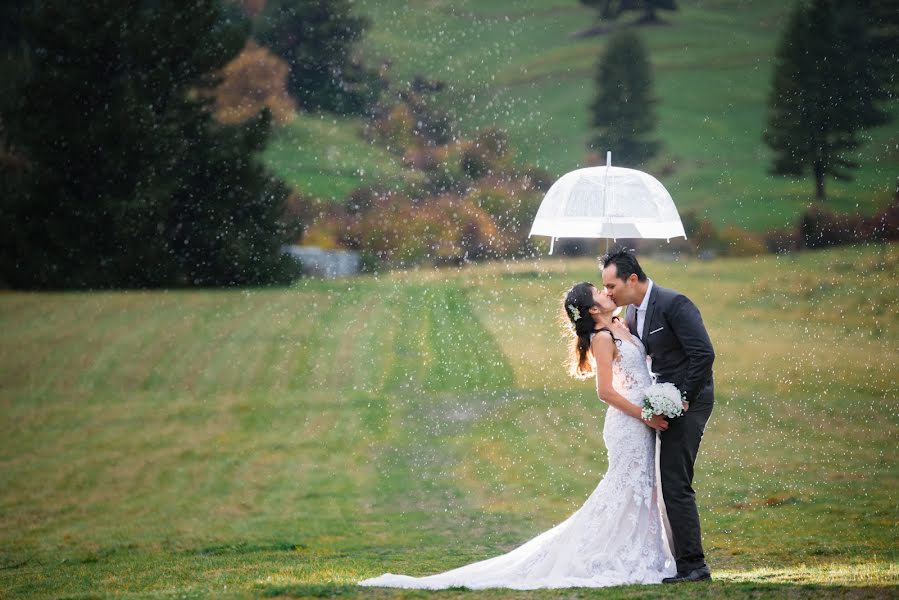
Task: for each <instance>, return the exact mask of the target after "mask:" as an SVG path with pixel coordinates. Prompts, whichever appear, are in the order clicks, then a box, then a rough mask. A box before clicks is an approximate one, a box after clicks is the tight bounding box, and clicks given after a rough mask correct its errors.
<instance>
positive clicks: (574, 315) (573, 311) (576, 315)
mask: <svg viewBox="0 0 899 600" xmlns="http://www.w3.org/2000/svg"><path fill="white" fill-rule="evenodd" d="M568 313H569V314H570V315H571V320H572V321H577V320H578V319H580V318H581V311H579V310H578V308H577V307H576V306H575V305H574V304H569V305H568Z"/></svg>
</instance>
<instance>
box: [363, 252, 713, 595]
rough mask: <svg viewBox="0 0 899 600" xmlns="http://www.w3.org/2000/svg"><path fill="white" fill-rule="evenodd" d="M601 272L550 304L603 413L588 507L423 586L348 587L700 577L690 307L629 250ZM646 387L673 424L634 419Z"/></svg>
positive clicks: (704, 392)
mask: <svg viewBox="0 0 899 600" xmlns="http://www.w3.org/2000/svg"><path fill="white" fill-rule="evenodd" d="M601 263H602V282H603V284H602V286H601V288H597V287H596V286H594V285H593V284H590V283H587V282H584V283H579V284H577V285H575V286H573V287H572V288H571V289H570V290H568V291H567V292H566V293H565V296H564V298H563V301H562V310H563V311H564V313H565V319H566V322H567V323H568V326H569V329H570V331H571V334H572V351H571V363H572V374H573V375H574V376H576V377H580V378H587V377H593V378H595V380H596V391H597V395H598V398H599V400H601V401H602V402H604V403H606V404H607V405H608V409H607V410H606V416H605V424H604V425H603V441H604V442H605V445H606V450H607V452H608V469H607V471H606V473H605V475H604V476H603V478H602V480H601V481H600V482H599V485H597V487H596V489H595V490H593V492H592V493H591V494H590V497H589V498H587V500H586V502H585V503H584V504H583V506H581V508H579V509H578V510H577V511H576V512H575V513H574V514H572V515H571V516H569V517H568V518H567V519H565V520H564V521H562V522H561V523H559V524H558V525H556V526H555V527H553V528H552V529H550V530H548V531H545V532H543V533H541V534H539V535H538V536H537V537H535V538H533V539H531V540H529V541H527V542H525V543H524V544H522V545H520V546H518V547H517V548H515V549H514V550H512V551H510V552H508V553H506V554H502V555H500V556H496V557H493V558H489V559H486V560H482V561H479V562H475V563H471V564H468V565H465V566H462V567H458V568H455V569H452V570H450V571H445V572H443V573H438V574H436V575H429V576H425V577H410V576H407V575H394V574H391V573H386V574H384V575H381V576H380V577H375V578H372V579H366V580H364V581H360V582H359V585H363V586H378V587H397V588H420V589H444V588H449V587H466V588H470V589H483V588H511V589H522V590H525V589H538V588H566V587H606V586H614V585H625V584H654V583H683V582H694V581H707V580H710V579H711V572H710V570H709V567H708V566H707V565H706V563H705V555H704V553H703V549H702V536H701V532H700V525H699V513H698V511H697V509H696V499H695V493H694V491H693V485H692V484H693V465H694V463H695V462H696V455H697V452H698V451H699V444H700V442H701V440H702V435H703V431H704V430H705V425H706V423H707V422H708V420H709V417H710V416H711V414H712V407H713V404H714V388H713V383H712V363H713V362H714V360H715V352H714V349H713V348H712V343H711V341H710V340H709V336H708V333H707V332H706V329H705V326H704V325H703V322H702V317H701V316H700V314H699V309H697V308H696V305H695V304H694V303H693V302H692V301H690V299H689V298H687V297H686V296H684V295H683V294H681V293H679V292H676V291H674V290H671V289H667V288H663V287H661V286H658V285H656V284H655V282H654V281H652V280H651V279H649V278H648V277H647V276H646V274H645V273H644V272H643V269H642V268H640V263H639V262H638V261H637V258H636V256H634V254H633V253H632V252H631V251H628V250H619V251H616V252H613V253H611V254H607V255H606V256H604V257H602V259H601ZM618 307H625V312H624V317H625V318H624V322H622V321H621V320H620V319H619V318H618V317H616V316H614V315H615V313H616V311H617V310H618ZM650 365H651V369H652V370H650ZM654 381H658V382H660V383H670V384H674V386H676V387H677V389H678V390H679V391H680V393H681V397H682V403H683V409H684V410H683V412H682V414H681V416H678V417H676V418H670V419H669V418H666V417H664V416H662V415H658V414H653V415H652V416H651V417H650V418H644V412H643V406H644V399H645V397H646V395H645V392H646V390H647V389H648V388H650V386H652V385H653V383H654Z"/></svg>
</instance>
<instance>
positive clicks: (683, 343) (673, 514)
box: [626, 283, 715, 573]
mask: <svg viewBox="0 0 899 600" xmlns="http://www.w3.org/2000/svg"><path fill="white" fill-rule="evenodd" d="M636 313H637V308H636V307H635V306H634V305H633V304H631V305H629V306H628V307H627V313H626V319H627V324H628V327H629V328H630V330H631V333H633V334H634V335H637V334H638V332H637V317H636ZM641 340H642V341H643V345H644V346H645V347H646V353H647V354H648V355H649V356H651V357H652V370H653V372H655V373H657V374H658V381H659V382H670V383H673V384H674V385H676V386H677V388H678V389H679V390H680V391H681V392H683V393H684V397H685V399H686V400H687V401H688V402H689V403H690V408H689V410H688V411H687V412H686V413H684V415H683V416H681V417H678V418H676V419H669V421H668V429H667V431H664V432H662V434H661V439H662V448H661V452H660V456H661V458H660V461H659V462H660V465H659V468H660V471H661V479H662V496H663V497H664V499H665V508H666V510H667V512H668V521H669V522H670V523H671V532H672V538H673V542H674V557H675V559H676V560H677V570H678V572H681V573H688V572H690V571H691V570H693V569H697V568H699V567H701V566H703V565H704V564H705V555H704V553H703V551H702V538H701V534H700V528H699V513H698V512H697V510H696V494H695V493H694V492H693V463H694V462H696V453H697V452H698V451H699V442H700V441H701V440H702V433H703V431H704V430H705V424H706V422H707V421H708V420H709V417H710V416H711V414H712V406H713V404H714V387H713V384H712V362H714V360H715V351H714V349H713V348H712V342H711V341H710V340H709V334H708V333H707V332H706V330H705V325H703V323H702V317H701V316H700V314H699V309H697V308H696V305H695V304H693V302H691V301H690V299H689V298H687V297H686V296H684V295H683V294H680V293H678V292H676V291H674V290H669V289H666V288H663V287H659V286H658V285H656V284H655V283H653V286H652V290H651V291H650V294H649V303H648V305H647V307H646V315H645V318H644V322H643V335H642V336H641Z"/></svg>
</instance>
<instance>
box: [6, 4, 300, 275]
mask: <svg viewBox="0 0 899 600" xmlns="http://www.w3.org/2000/svg"><path fill="white" fill-rule="evenodd" d="M34 4H35V6H37V8H36V9H34V10H33V11H31V12H30V13H29V16H28V17H27V18H26V19H25V23H26V31H25V35H24V39H26V40H27V43H26V44H25V47H24V53H23V55H22V56H21V57H20V59H19V65H20V73H21V78H20V80H19V81H17V83H16V84H15V87H14V89H13V90H12V92H13V93H11V94H10V95H9V96H6V97H4V98H2V99H0V123H2V125H3V127H4V130H3V131H2V132H0V133H3V134H4V136H5V138H6V143H7V144H8V146H9V148H10V149H11V150H12V154H13V156H14V157H15V158H16V160H12V161H5V162H3V161H0V170H2V173H0V181H2V183H0V222H2V223H3V231H2V235H0V280H2V281H3V282H4V283H6V284H7V285H12V286H15V287H28V288H104V287H120V286H127V287H145V286H164V285H166V286H168V285H238V284H257V283H263V282H268V281H272V280H276V279H279V278H282V277H283V276H284V275H285V269H286V268H287V264H288V263H286V262H285V259H284V258H283V257H282V256H281V254H280V245H281V242H282V225H281V224H280V222H279V219H280V215H281V210H282V206H283V202H284V199H285V197H286V189H285V188H284V187H283V185H282V184H280V183H279V182H277V181H274V180H273V179H272V178H271V177H270V176H269V175H268V174H267V173H266V172H265V170H264V168H263V167H262V166H261V164H260V163H259V161H258V159H257V158H256V156H255V155H256V154H257V153H258V152H259V151H260V150H261V149H262V148H263V147H264V145H265V142H266V139H267V136H268V129H269V120H270V117H269V116H268V115H267V114H265V113H263V114H262V115H260V117H259V118H258V119H254V120H253V121H252V122H250V123H248V124H246V125H245V126H242V127H226V126H219V125H217V124H216V123H215V121H214V120H213V119H212V117H211V115H210V108H211V107H210V106H209V105H210V103H211V100H209V99H208V98H206V97H205V96H204V95H203V94H200V93H198V90H202V89H206V88H210V87H212V86H213V85H214V84H215V82H216V73H217V72H218V71H219V70H220V69H221V67H223V66H224V65H225V64H226V63H227V62H228V61H230V60H231V59H232V58H233V57H234V56H235V55H236V54H237V53H238V52H239V51H240V49H241V48H242V47H243V45H244V43H245V41H246V39H247V35H248V27H247V24H246V23H245V22H240V21H233V20H230V19H228V18H226V17H225V13H223V12H222V11H221V10H220V8H221V7H220V5H219V2H218V0H194V1H192V2H190V3H187V4H185V3H183V2H178V1H175V0H92V1H91V2H88V3H74V2H69V1H67V0H43V1H42V2H39V3H34Z"/></svg>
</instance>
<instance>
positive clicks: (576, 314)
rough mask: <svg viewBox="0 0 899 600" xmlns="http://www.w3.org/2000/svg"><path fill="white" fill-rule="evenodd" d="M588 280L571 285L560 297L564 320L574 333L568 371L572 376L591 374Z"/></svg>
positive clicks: (589, 291)
mask: <svg viewBox="0 0 899 600" xmlns="http://www.w3.org/2000/svg"><path fill="white" fill-rule="evenodd" d="M594 289H596V286H594V285H593V284H592V283H590V282H589V281H584V282H582V283H579V284H577V285H575V286H573V287H572V288H571V289H570V290H568V291H567V292H565V295H564V296H563V297H562V311H563V312H564V313H565V322H566V323H567V325H568V328H569V330H570V331H571V333H572V334H573V335H574V337H573V339H572V341H571V360H570V365H569V371H570V372H571V375H572V376H573V377H577V378H578V379H586V378H587V377H590V376H591V375H593V356H592V355H591V353H590V334H591V333H593V327H594V325H593V317H592V316H590V313H589V312H588V311H589V310H590V309H591V308H592V307H593V305H594V304H595V303H594V302H593V290H594Z"/></svg>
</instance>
